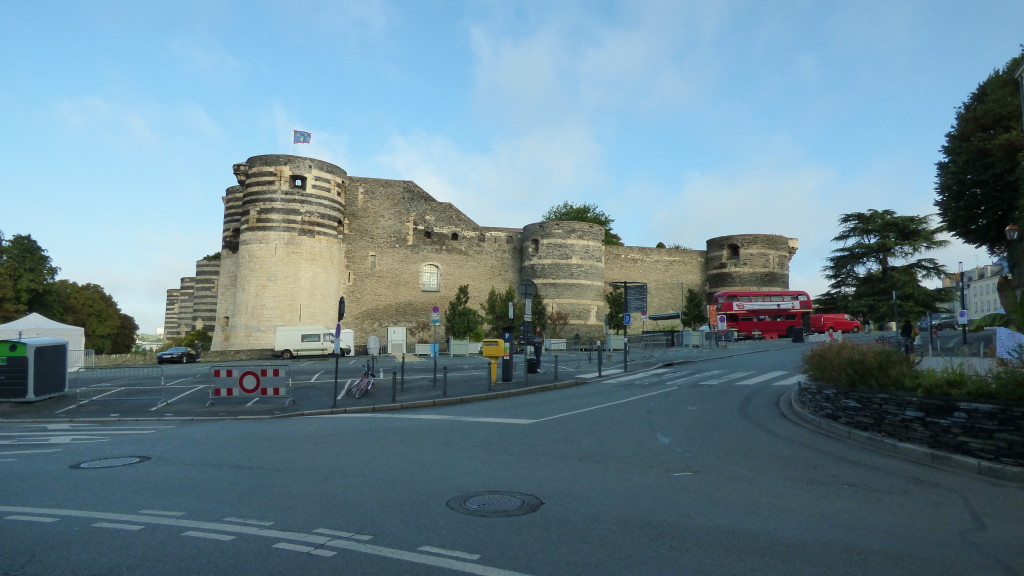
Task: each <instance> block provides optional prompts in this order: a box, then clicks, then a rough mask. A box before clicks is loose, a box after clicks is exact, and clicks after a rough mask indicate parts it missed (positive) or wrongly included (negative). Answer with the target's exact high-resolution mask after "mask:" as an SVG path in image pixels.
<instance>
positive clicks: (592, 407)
mask: <svg viewBox="0 0 1024 576" xmlns="http://www.w3.org/2000/svg"><path fill="white" fill-rule="evenodd" d="M677 388H678V387H677V386H673V387H671V388H666V389H664V390H658V391H657V392H650V393H648V394H641V395H639V396H633V397H632V398H626V399H624V400H616V401H615V402H609V403H607V404H601V405H598V406H591V407H590V408H583V409H582V410H573V411H572V412H565V413H564V414H556V415H554V416H548V417H547V418H538V419H537V420H534V422H543V421H545V420H553V419H555V418H561V417H563V416H572V415H573V414H579V413H581V412H589V411H591V410H597V409H598V408H606V407H608V406H614V405H616V404H622V403H623V402H632V401H633V400H639V399H640V398H646V397H648V396H653V395H655V394H662V393H664V392H670V391H672V390H676V389H677Z"/></svg>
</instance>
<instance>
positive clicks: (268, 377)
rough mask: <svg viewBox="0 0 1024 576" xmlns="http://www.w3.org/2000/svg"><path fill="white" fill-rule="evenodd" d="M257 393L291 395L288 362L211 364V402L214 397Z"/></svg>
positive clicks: (238, 396) (243, 396)
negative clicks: (286, 363) (273, 363)
mask: <svg viewBox="0 0 1024 576" xmlns="http://www.w3.org/2000/svg"><path fill="white" fill-rule="evenodd" d="M260 396H274V397H280V398H289V399H290V398H291V381H290V380H289V379H288V366H287V365H284V366H211V367H210V398H211V402H210V403H212V399H213V398H247V397H260ZM208 405H209V404H208Z"/></svg>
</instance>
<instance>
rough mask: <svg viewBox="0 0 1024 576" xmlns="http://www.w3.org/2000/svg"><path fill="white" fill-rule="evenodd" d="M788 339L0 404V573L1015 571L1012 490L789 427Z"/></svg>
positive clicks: (793, 364) (1019, 558) (1017, 499)
mask: <svg viewBox="0 0 1024 576" xmlns="http://www.w3.org/2000/svg"><path fill="white" fill-rule="evenodd" d="M803 349H804V348H803V347H800V346H792V345H790V346H785V345H780V346H777V347H776V348H774V349H772V350H770V351H767V352H761V353H757V354H746V355H740V356H735V357H731V358H729V357H722V358H719V359H710V358H709V359H705V360H703V361H701V362H695V363H688V364H679V365H674V366H667V367H663V368H657V369H652V370H648V371H643V370H635V371H630V372H627V373H618V374H612V375H609V376H607V377H605V378H602V379H599V380H593V381H590V382H589V383H587V384H584V385H580V386H573V387H568V388H564V389H558V390H552V391H548V392H544V393H540V394H526V395H518V396H512V397H508V398H505V399H502V400H499V401H489V402H472V403H459V404H451V405H440V406H430V407H426V408H420V409H414V410H402V411H391V412H377V413H369V414H337V415H329V416H318V417H305V418H273V419H255V420H228V419H220V420H218V419H213V420H191V421H190V420H154V421H134V422H132V421H110V422H81V423H76V422H53V423H32V422H20V423H19V422H13V423H7V424H4V425H3V426H2V427H0V438H2V440H0V470H2V474H3V478H4V491H3V495H2V496H0V539H2V541H3V549H2V552H0V574H4V575H15V574H16V575H18V576H32V575H41V574H57V573H59V574H83V575H84V574H115V573H145V574H240V573H250V574H279V573H286V572H287V573H295V574H332V575H334V574H382V573H401V574H416V575H420V574H422V575H427V574H430V575H438V574H459V573H468V574H483V575H512V574H530V575H542V574H552V575H555V574H557V575H564V574H615V575H621V574H672V575H677V574H760V575H772V574H780V575H782V574H785V575H792V574H814V575H820V574H871V575H878V574H881V575H886V574H894V575H895V574H901V575H902V574H958V575H959V574H965V573H968V574H999V575H1004V574H1005V575H1017V574H1021V570H1022V568H1021V567H1022V566H1024V541H1022V539H1021V538H1020V533H1021V532H1020V526H1021V525H1024V505H1022V504H1024V487H1022V486H1020V485H1015V484H1009V483H1004V482H1001V481H998V480H994V479H989V478H985V477H981V476H974V475H967V474H962V473H958V472H952V471H946V470H941V469H937V468H932V467H928V466H924V465H921V464H918V463H914V462H909V461H905V460H901V459H899V458H896V457H893V456H890V455H888V454H884V453H881V452H876V451H874V450H872V449H870V448H866V447H863V446H861V445H858V444H852V443H849V442H847V441H843V440H839V439H836V438H833V437H831V436H828V435H823V434H821V433H819V432H818V431H817V430H812V429H809V428H806V427H804V426H803V425H801V424H799V423H798V422H797V421H795V420H794V419H792V418H790V417H788V416H787V415H786V413H785V411H784V408H783V407H784V406H785V405H786V402H785V401H786V400H787V394H789V393H790V391H791V390H792V386H793V382H794V380H793V379H794V378H796V377H797V372H798V368H799V357H800V353H801V352H802V351H803ZM734 350H735V349H734ZM741 351H742V350H741ZM656 364H657V362H656V361H653V360H652V366H653V365H656ZM187 368H191V367H187ZM136 459H137V460H138V461H136ZM82 463H88V464H87V465H86V466H85V467H76V465H79V464H82Z"/></svg>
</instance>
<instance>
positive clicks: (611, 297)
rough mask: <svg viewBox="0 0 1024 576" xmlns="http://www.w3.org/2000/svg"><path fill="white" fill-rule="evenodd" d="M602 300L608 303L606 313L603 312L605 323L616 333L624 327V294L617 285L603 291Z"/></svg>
mask: <svg viewBox="0 0 1024 576" xmlns="http://www.w3.org/2000/svg"><path fill="white" fill-rule="evenodd" d="M604 302H605V304H607V305H608V313H607V314H605V316H604V319H605V323H606V324H607V325H608V329H609V330H611V331H613V332H615V333H616V334H618V333H619V332H621V331H622V330H623V329H624V328H625V327H626V324H625V323H624V319H623V317H622V315H623V314H625V313H626V294H625V293H624V292H623V291H622V288H619V287H618V286H616V287H614V288H612V289H611V290H609V291H608V292H605V293H604Z"/></svg>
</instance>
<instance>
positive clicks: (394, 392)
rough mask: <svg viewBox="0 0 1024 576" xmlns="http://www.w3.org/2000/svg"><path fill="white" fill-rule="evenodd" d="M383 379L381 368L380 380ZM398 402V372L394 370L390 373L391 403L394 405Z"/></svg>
mask: <svg viewBox="0 0 1024 576" xmlns="http://www.w3.org/2000/svg"><path fill="white" fill-rule="evenodd" d="M383 377H384V369H383V368H381V378H383ZM397 401H398V372H397V371H396V370H392V371H391V403H392V404H394V403H395V402H397Z"/></svg>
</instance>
